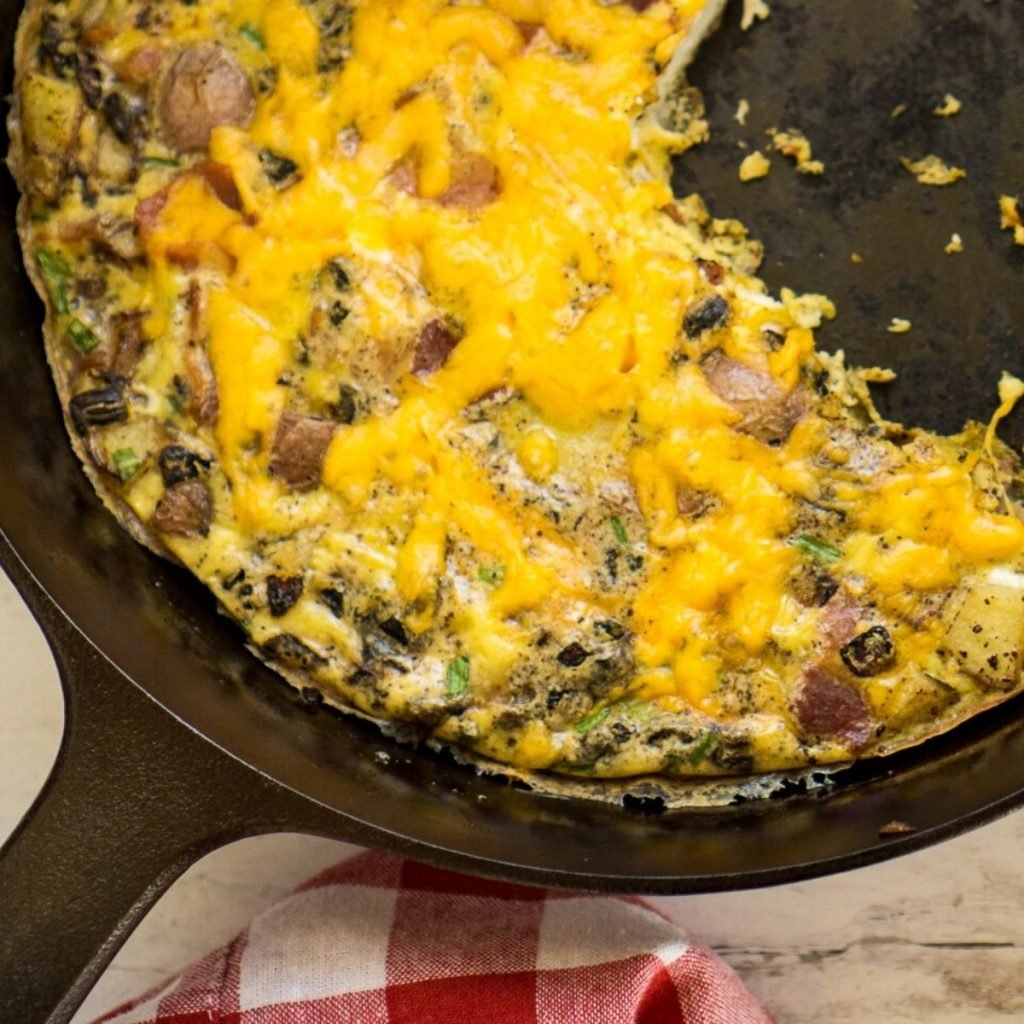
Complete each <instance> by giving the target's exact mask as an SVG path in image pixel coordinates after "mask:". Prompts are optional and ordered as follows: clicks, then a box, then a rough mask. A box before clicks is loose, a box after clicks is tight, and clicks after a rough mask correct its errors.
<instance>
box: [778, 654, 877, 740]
mask: <svg viewBox="0 0 1024 1024" xmlns="http://www.w3.org/2000/svg"><path fill="white" fill-rule="evenodd" d="M793 710H794V713H795V714H796V719H797V722H798V723H799V725H800V729H801V730H802V731H803V732H804V733H805V734H806V735H808V736H820V737H827V738H830V739H838V740H843V741H845V742H846V743H847V744H848V745H849V747H850V749H851V750H854V751H856V750H859V749H861V748H862V747H863V746H864V744H865V743H867V741H868V739H869V738H870V736H871V716H870V714H869V712H868V708H867V705H866V704H865V703H864V698H863V697H862V696H861V695H860V692H859V691H858V690H856V689H855V688H854V687H853V686H851V685H850V684H849V683H844V682H843V681H842V680H839V679H836V678H835V676H832V675H830V674H829V673H828V672H826V671H825V670H824V669H822V668H819V667H818V666H813V667H812V668H809V669H808V670H807V672H806V673H805V675H804V681H803V683H802V684H801V686H800V690H799V691H798V693H797V696H796V701H795V703H794V706H793Z"/></svg>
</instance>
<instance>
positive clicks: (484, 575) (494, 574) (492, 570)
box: [476, 565, 505, 587]
mask: <svg viewBox="0 0 1024 1024" xmlns="http://www.w3.org/2000/svg"><path fill="white" fill-rule="evenodd" d="M476 575H477V579H479V580H481V581H482V582H484V583H490V584H491V586H492V587H500V586H501V585H502V583H504V582H505V566H503V565H482V566H480V568H479V569H478V570H477V573H476Z"/></svg>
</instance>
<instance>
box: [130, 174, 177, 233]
mask: <svg viewBox="0 0 1024 1024" xmlns="http://www.w3.org/2000/svg"><path fill="white" fill-rule="evenodd" d="M170 195H171V187H170V185H165V186H164V187H163V188H162V189H160V190H159V191H157V192H154V193H153V194H152V195H149V196H146V198H145V199H140V200H139V201H138V202H137V203H136V204H135V224H136V226H137V227H138V229H139V231H141V232H142V233H143V234H145V233H146V232H147V231H152V230H153V229H154V228H155V227H156V226H157V224H158V223H159V221H160V214H161V212H162V211H163V208H164V207H165V206H166V205H167V200H168V199H169V198H170Z"/></svg>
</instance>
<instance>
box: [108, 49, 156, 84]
mask: <svg viewBox="0 0 1024 1024" xmlns="http://www.w3.org/2000/svg"><path fill="white" fill-rule="evenodd" d="M163 59H164V51H163V47H161V46H159V45H157V44H156V43H145V44H144V45H142V46H137V47H136V48H135V49H134V50H132V52H131V53H129V54H128V56H127V57H125V58H124V60H122V61H121V62H120V63H119V64H118V65H117V75H118V77H119V78H121V79H123V80H124V81H125V82H131V83H132V84H133V85H141V84H142V83H143V82H148V81H149V80H150V79H151V78H152V77H153V76H154V75H155V74H156V73H157V72H158V71H159V70H160V65H161V63H162V62H163Z"/></svg>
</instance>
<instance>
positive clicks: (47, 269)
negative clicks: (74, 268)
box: [36, 249, 71, 281]
mask: <svg viewBox="0 0 1024 1024" xmlns="http://www.w3.org/2000/svg"><path fill="white" fill-rule="evenodd" d="M36 259H37V260H39V269H40V270H41V271H42V272H43V273H44V274H45V275H46V276H47V277H49V278H52V279H53V280H55V281H63V280H64V278H66V277H67V276H68V274H70V273H71V268H70V267H69V266H68V265H67V263H65V262H64V259H63V257H61V256H58V255H57V254H56V253H55V252H50V251H49V250H48V249H40V250H39V251H38V252H37V253H36Z"/></svg>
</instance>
